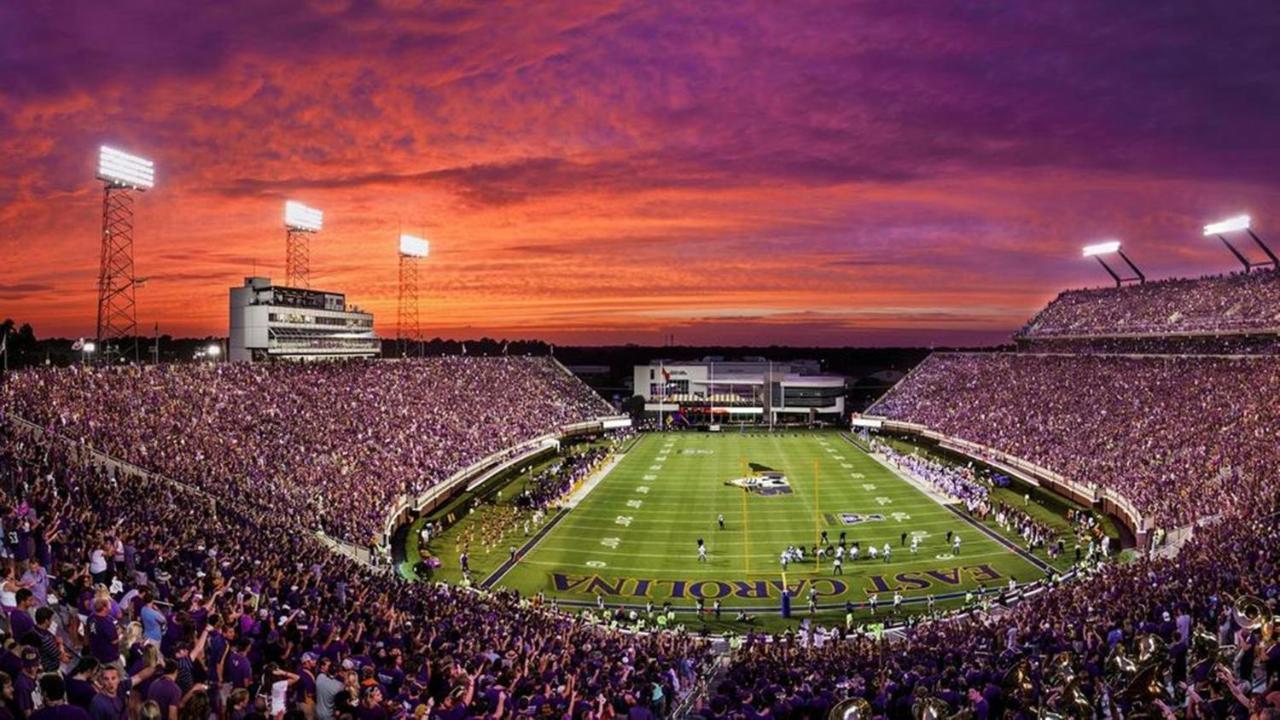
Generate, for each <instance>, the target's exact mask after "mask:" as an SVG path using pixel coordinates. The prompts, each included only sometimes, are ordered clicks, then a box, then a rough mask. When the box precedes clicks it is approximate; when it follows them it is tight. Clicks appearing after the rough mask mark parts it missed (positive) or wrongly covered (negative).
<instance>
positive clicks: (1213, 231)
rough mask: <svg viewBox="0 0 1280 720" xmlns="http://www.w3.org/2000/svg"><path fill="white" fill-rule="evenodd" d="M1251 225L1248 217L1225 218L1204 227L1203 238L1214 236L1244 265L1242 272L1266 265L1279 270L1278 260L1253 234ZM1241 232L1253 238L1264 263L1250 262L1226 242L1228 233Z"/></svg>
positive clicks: (1260, 239) (1279, 260)
mask: <svg viewBox="0 0 1280 720" xmlns="http://www.w3.org/2000/svg"><path fill="white" fill-rule="evenodd" d="M1251 223H1252V220H1251V219H1250V218H1249V216H1248V215H1238V216H1236V217H1233V218H1227V219H1226V220H1222V221H1220V222H1216V223H1209V224H1208V225H1205V226H1204V236H1205V237H1211V236H1214V237H1217V238H1218V239H1219V240H1221V241H1222V244H1223V245H1225V246H1226V247H1227V249H1228V250H1230V251H1231V254H1232V255H1235V256H1236V260H1239V261H1240V264H1241V265H1244V271H1245V272H1246V273H1247V272H1249V271H1250V270H1252V269H1254V268H1256V267H1266V266H1268V265H1270V266H1271V267H1273V268H1280V259H1278V258H1276V254H1275V253H1274V252H1272V251H1271V248H1269V247H1267V244H1266V243H1264V242H1262V238H1260V237H1258V236H1257V235H1255V234H1254V232H1253V230H1252V229H1250V224H1251ZM1242 231H1243V232H1246V233H1249V237H1251V238H1253V242H1254V243H1256V244H1257V245H1258V247H1259V248H1260V249H1261V250H1262V252H1263V253H1264V254H1266V256H1267V259H1266V261H1265V262H1252V261H1250V260H1249V258H1246V257H1245V256H1244V253H1242V252H1240V251H1239V250H1237V249H1236V246H1235V245H1232V244H1231V241H1229V240H1227V237H1226V236H1227V234H1228V233H1233V232H1242Z"/></svg>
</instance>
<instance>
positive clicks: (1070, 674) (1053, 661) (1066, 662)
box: [1048, 650, 1079, 689]
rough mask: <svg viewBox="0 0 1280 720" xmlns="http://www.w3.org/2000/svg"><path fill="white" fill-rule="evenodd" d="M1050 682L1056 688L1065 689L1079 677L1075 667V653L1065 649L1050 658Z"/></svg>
mask: <svg viewBox="0 0 1280 720" xmlns="http://www.w3.org/2000/svg"><path fill="white" fill-rule="evenodd" d="M1048 675H1049V678H1050V680H1049V682H1050V683H1052V684H1053V685H1054V687H1055V688H1063V689H1065V688H1066V687H1067V686H1069V685H1071V684H1072V683H1074V682H1075V681H1076V678H1077V677H1079V676H1078V674H1077V673H1076V668H1075V653H1073V652H1071V651H1070V650H1063V651H1062V652H1060V653H1057V654H1055V655H1054V656H1053V657H1052V658H1050V659H1049V672H1048Z"/></svg>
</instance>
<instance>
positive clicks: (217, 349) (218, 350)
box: [205, 345, 222, 357]
mask: <svg viewBox="0 0 1280 720" xmlns="http://www.w3.org/2000/svg"><path fill="white" fill-rule="evenodd" d="M205 352H207V353H209V357H218V356H219V355H221V354H222V347H221V346H219V345H210V346H209V349H208V350H206V351H205Z"/></svg>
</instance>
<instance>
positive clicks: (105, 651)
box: [85, 597, 120, 681]
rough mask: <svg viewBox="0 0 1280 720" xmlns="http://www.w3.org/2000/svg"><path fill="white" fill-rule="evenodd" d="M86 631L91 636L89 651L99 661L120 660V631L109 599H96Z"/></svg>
mask: <svg viewBox="0 0 1280 720" xmlns="http://www.w3.org/2000/svg"><path fill="white" fill-rule="evenodd" d="M85 631H86V633H87V634H88V636H89V653H90V654H91V655H93V657H94V658H96V659H97V661H98V662H100V663H102V664H103V665H108V664H110V663H114V662H117V661H119V660H120V631H119V629H118V628H117V627H116V621H115V620H114V619H113V618H112V617H111V602H110V601H109V600H107V599H105V598H100V597H99V598H95V599H94V601H93V616H92V617H90V618H89V622H88V623H87V627H86V630H85ZM118 680H119V678H118V677H117V681H118Z"/></svg>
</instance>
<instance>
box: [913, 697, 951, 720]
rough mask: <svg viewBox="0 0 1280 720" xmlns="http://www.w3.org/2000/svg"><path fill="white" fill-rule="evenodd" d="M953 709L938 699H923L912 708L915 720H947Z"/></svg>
mask: <svg viewBox="0 0 1280 720" xmlns="http://www.w3.org/2000/svg"><path fill="white" fill-rule="evenodd" d="M950 712H951V707H950V706H949V705H947V703H945V702H944V701H942V700H940V699H938V698H936V697H926V698H921V699H919V700H917V701H916V702H915V704H914V705H912V706H911V717H912V718H913V719H914V720H946V718H947V716H948V714H950Z"/></svg>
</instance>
